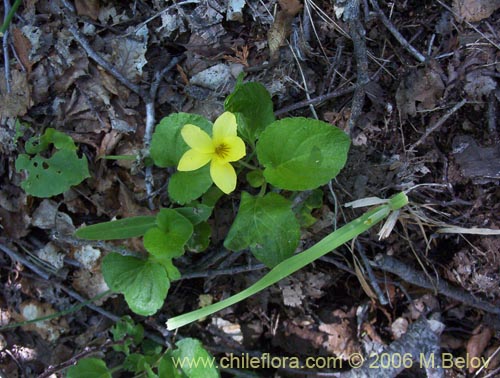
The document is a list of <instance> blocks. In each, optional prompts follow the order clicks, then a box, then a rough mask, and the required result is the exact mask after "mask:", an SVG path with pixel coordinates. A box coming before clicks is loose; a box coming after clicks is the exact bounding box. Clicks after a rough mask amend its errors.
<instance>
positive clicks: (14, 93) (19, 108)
mask: <svg viewBox="0 0 500 378" xmlns="http://www.w3.org/2000/svg"><path fill="white" fill-rule="evenodd" d="M2 72H3V67H2ZM10 73H11V77H10V87H11V92H10V93H7V85H6V81H5V75H0V104H2V106H0V122H2V124H3V123H4V122H6V119H7V118H16V117H19V116H23V115H25V114H26V111H27V110H28V108H29V107H31V106H32V105H33V101H32V100H31V95H30V93H31V87H30V85H29V84H28V77H27V73H25V72H21V71H19V70H17V69H11V71H10Z"/></svg>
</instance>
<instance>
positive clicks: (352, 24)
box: [344, 0, 369, 135]
mask: <svg viewBox="0 0 500 378" xmlns="http://www.w3.org/2000/svg"><path fill="white" fill-rule="evenodd" d="M344 20H345V21H346V22H347V25H348V26H349V35H350V36H351V40H352V43H353V45H354V56H355V57H356V68H357V79H356V82H357V84H358V85H357V86H356V90H355V91H354V96H353V98H352V105H351V116H350V118H349V134H350V135H352V133H353V130H354V126H355V125H356V121H357V120H358V118H359V116H360V115H361V112H362V111H363V105H364V103H365V86H364V85H359V84H361V83H365V82H367V81H368V80H369V76H368V56H367V52H366V40H365V34H366V31H365V28H364V27H363V24H362V23H361V21H360V14H359V0H350V1H349V2H348V4H347V5H346V7H345V10H344Z"/></svg>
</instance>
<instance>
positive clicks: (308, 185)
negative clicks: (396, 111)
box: [257, 117, 350, 190]
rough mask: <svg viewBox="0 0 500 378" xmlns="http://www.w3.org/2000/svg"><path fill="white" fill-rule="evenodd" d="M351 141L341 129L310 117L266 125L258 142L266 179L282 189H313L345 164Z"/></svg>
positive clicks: (258, 153)
mask: <svg viewBox="0 0 500 378" xmlns="http://www.w3.org/2000/svg"><path fill="white" fill-rule="evenodd" d="M349 144H350V140H349V137H348V136H347V134H345V133H344V132H343V131H341V130H340V129H338V128H336V127H334V126H331V125H330V124H328V123H326V122H322V121H317V120H314V119H309V118H301V117H296V118H285V119H282V120H280V121H276V122H274V123H273V124H271V125H269V126H268V127H267V129H266V130H265V131H264V132H263V133H262V135H261V136H260V139H259V141H258V143H257V156H258V158H259V161H260V163H261V164H262V165H264V167H265V170H264V177H265V178H266V180H267V181H268V182H269V183H270V184H272V185H274V186H276V187H278V188H281V189H287V190H307V189H315V188H317V187H319V186H321V185H324V184H326V183H327V182H328V181H330V180H331V179H333V178H334V177H335V176H336V175H337V174H338V173H339V171H340V170H341V169H342V168H343V167H344V165H345V162H346V160H347V152H348V151H349Z"/></svg>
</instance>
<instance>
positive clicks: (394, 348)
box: [337, 317, 444, 378]
mask: <svg viewBox="0 0 500 378" xmlns="http://www.w3.org/2000/svg"><path fill="white" fill-rule="evenodd" d="M443 330H444V325H443V324H442V323H440V322H437V321H435V320H430V321H429V320H427V319H425V317H421V318H420V319H419V320H417V321H416V322H415V323H413V324H412V325H411V326H410V327H408V330H407V331H406V333H405V334H404V335H403V336H402V337H401V338H400V339H398V340H396V341H394V342H393V343H391V344H390V345H389V346H388V347H386V348H384V350H383V352H382V353H380V354H378V355H372V354H371V355H370V358H369V359H367V360H365V361H364V363H363V365H362V366H361V367H360V368H359V369H351V370H350V371H349V372H347V373H339V374H338V375H337V377H339V378H378V377H396V376H397V375H398V374H399V373H401V372H402V371H403V370H404V369H405V365H406V363H402V364H388V365H389V366H384V367H383V368H382V367H381V366H379V367H378V368H374V366H377V363H376V362H377V361H381V360H380V359H381V357H380V356H384V355H386V356H387V359H388V361H393V359H392V357H398V358H399V357H401V358H402V356H405V357H411V359H412V361H417V362H419V363H421V365H422V367H424V368H425V370H426V373H427V377H428V378H442V377H444V370H443V368H442V367H441V354H440V348H439V336H440V334H441V333H442V332H443Z"/></svg>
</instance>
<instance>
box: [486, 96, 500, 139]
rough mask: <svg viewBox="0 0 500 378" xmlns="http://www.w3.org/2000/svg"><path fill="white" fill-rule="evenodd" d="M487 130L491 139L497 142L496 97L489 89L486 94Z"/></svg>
mask: <svg viewBox="0 0 500 378" xmlns="http://www.w3.org/2000/svg"><path fill="white" fill-rule="evenodd" d="M488 131H489V133H490V135H491V139H492V140H493V141H494V142H495V143H498V142H499V139H498V133H497V97H496V96H495V91H491V93H490V94H489V96H488Z"/></svg>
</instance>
